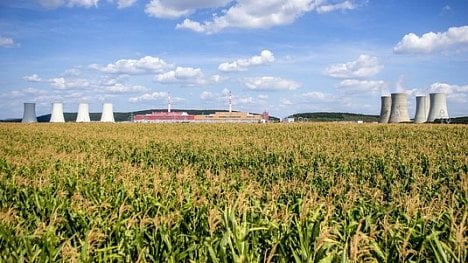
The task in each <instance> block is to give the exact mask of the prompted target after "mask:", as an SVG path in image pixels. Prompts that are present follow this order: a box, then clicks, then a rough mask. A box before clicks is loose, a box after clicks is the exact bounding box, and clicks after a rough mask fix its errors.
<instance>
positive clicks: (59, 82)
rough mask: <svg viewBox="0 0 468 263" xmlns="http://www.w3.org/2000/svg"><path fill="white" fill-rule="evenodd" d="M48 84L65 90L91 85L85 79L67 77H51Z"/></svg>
mask: <svg viewBox="0 0 468 263" xmlns="http://www.w3.org/2000/svg"><path fill="white" fill-rule="evenodd" d="M49 83H50V85H52V86H53V87H54V88H56V89H60V90H66V89H79V88H88V87H90V86H91V83H90V82H89V81H88V80H86V79H80V78H73V79H68V78H64V77H60V78H52V79H50V80H49Z"/></svg>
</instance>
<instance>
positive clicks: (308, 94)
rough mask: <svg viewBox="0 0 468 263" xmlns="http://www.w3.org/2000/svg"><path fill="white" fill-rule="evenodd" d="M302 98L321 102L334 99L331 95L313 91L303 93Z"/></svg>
mask: <svg viewBox="0 0 468 263" xmlns="http://www.w3.org/2000/svg"><path fill="white" fill-rule="evenodd" d="M302 96H303V97H304V98H306V99H312V100H320V101H330V100H332V99H333V98H334V97H333V95H331V94H327V93H323V92H320V91H311V92H306V93H303V94H302Z"/></svg>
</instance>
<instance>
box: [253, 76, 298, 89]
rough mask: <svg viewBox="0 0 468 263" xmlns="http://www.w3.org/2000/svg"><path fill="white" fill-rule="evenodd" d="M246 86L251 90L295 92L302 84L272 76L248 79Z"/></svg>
mask: <svg viewBox="0 0 468 263" xmlns="http://www.w3.org/2000/svg"><path fill="white" fill-rule="evenodd" d="M244 85H245V86H246V87H247V88H248V89H250V90H259V91H276V90H295V89H297V88H299V87H300V86H301V85H300V83H298V82H296V81H294V80H288V79H282V78H279V77H272V76H263V77H255V78H246V79H245V80H244Z"/></svg>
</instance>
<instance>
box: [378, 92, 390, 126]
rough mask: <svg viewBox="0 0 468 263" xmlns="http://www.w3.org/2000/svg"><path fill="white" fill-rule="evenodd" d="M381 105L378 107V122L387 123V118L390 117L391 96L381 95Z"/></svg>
mask: <svg viewBox="0 0 468 263" xmlns="http://www.w3.org/2000/svg"><path fill="white" fill-rule="evenodd" d="M380 101H381V107H380V119H379V122H380V123H388V119H389V118H390V111H391V108H392V97H390V96H382V97H381V98H380Z"/></svg>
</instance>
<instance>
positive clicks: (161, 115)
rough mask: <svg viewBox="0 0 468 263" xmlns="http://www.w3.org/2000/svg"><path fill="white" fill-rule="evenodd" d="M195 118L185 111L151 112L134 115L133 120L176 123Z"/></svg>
mask: <svg viewBox="0 0 468 263" xmlns="http://www.w3.org/2000/svg"><path fill="white" fill-rule="evenodd" d="M194 118H195V116H194V115H190V114H188V113H186V112H152V113H148V114H140V115H135V116H134V117H133V121H134V122H139V123H177V122H190V121H193V120H194Z"/></svg>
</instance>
